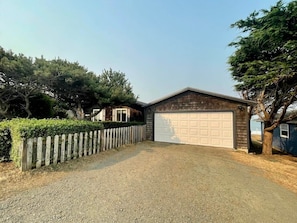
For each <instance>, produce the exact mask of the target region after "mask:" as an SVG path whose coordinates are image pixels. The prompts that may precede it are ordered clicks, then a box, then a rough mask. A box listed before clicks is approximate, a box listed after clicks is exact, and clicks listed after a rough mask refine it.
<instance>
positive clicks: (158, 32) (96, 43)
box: [0, 0, 277, 102]
mask: <svg viewBox="0 0 297 223" xmlns="http://www.w3.org/2000/svg"><path fill="white" fill-rule="evenodd" d="M276 2H277V1H276V0H275V1H272V0H248V1H246V0H221V1H202V0H186V1H184V0H104V1H103V0H85V1H81V0H80V1H77V0H26V1H24V0H0V9H1V13H0V21H1V23H0V45H1V46H2V47H3V48H5V49H6V50H9V49H10V50H12V51H13V52H15V53H23V54H25V55H26V56H31V57H40V56H41V55H43V56H44V57H45V58H46V59H53V58H57V57H60V58H62V59H66V60H68V61H71V62H75V61H78V62H79V63H80V64H81V65H83V66H85V67H86V68H88V69H89V70H90V71H93V72H95V73H97V74H101V73H102V71H103V70H104V69H109V68H112V69H113V70H116V71H121V72H124V73H125V74H126V77H127V78H128V79H129V81H130V82H131V84H132V86H133V90H134V93H135V94H136V95H138V96H139V100H141V101H144V102H150V101H153V100H156V99H159V98H161V97H164V96H166V95H168V94H171V93H173V92H175V91H178V90H180V89H183V88H185V87H193V88H198V89H201V90H206V91H211V92H216V93H220V94H225V95H230V96H235V97H239V94H238V93H237V92H235V91H234V88H233V85H234V82H233V80H232V79H231V76H230V72H229V71H228V64H227V60H228V57H229V56H230V55H231V54H232V53H233V52H234V49H233V48H230V47H228V44H229V43H230V42H232V41H233V40H235V39H236V37H237V36H239V35H240V32H239V30H236V29H231V28H230V24H232V23H234V22H236V21H238V20H239V19H245V18H246V17H247V16H248V15H249V14H250V13H252V12H253V11H255V10H257V11H258V10H260V9H268V8H270V6H272V5H274V4H275V3H276Z"/></svg>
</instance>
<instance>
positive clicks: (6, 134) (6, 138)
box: [0, 125, 12, 162]
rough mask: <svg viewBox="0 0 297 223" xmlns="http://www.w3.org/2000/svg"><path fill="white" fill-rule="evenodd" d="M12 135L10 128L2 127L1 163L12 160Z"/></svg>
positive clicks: (0, 126) (0, 136)
mask: <svg viewBox="0 0 297 223" xmlns="http://www.w3.org/2000/svg"><path fill="white" fill-rule="evenodd" d="M11 142H12V140H11V135H10V130H9V128H8V126H5V125H0V162H3V161H9V160H10V155H9V153H10V149H11Z"/></svg>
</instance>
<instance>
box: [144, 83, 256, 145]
mask: <svg viewBox="0 0 297 223" xmlns="http://www.w3.org/2000/svg"><path fill="white" fill-rule="evenodd" d="M251 103H252V102H251V101H247V100H242V99H239V98H235V97H230V96H226V95H221V94H217V93H212V92H207V91H202V90H199V89H194V88H185V89H183V90H181V91H179V92H176V93H174V94H171V95H169V96H167V97H164V98H162V99H159V100H156V101H153V102H151V103H149V104H147V105H146V106H145V121H146V126H147V131H146V134H147V135H146V136H147V139H148V140H153V141H158V142H169V143H180V144H192V145H204V146H214V147H226V148H234V149H239V148H241V149H247V148H249V140H248V138H249V134H250V128H249V115H248V109H249V105H250V104H251Z"/></svg>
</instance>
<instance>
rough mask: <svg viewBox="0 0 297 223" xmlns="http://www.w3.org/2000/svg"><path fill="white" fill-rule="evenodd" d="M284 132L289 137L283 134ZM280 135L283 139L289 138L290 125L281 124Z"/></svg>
mask: <svg viewBox="0 0 297 223" xmlns="http://www.w3.org/2000/svg"><path fill="white" fill-rule="evenodd" d="M283 132H287V135H284V134H282V133H283ZM279 134H280V137H282V138H287V139H288V138H289V137H290V136H289V125H288V124H280V125H279Z"/></svg>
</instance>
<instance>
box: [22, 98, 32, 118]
mask: <svg viewBox="0 0 297 223" xmlns="http://www.w3.org/2000/svg"><path fill="white" fill-rule="evenodd" d="M24 99H25V111H26V112H27V118H30V117H31V116H32V112H31V111H30V100H29V96H25V98H24Z"/></svg>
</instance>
